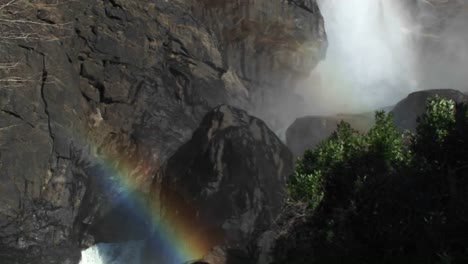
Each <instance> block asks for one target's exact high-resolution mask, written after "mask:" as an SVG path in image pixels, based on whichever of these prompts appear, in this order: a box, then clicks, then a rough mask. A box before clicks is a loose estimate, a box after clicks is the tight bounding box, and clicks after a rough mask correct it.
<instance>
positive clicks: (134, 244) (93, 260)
mask: <svg viewBox="0 0 468 264" xmlns="http://www.w3.org/2000/svg"><path fill="white" fill-rule="evenodd" d="M143 247H144V241H130V242H125V243H116V244H97V245H95V246H93V247H90V248H88V249H86V250H84V251H82V252H81V261H80V264H128V263H135V264H137V263H141V261H142V259H141V254H142V249H143Z"/></svg>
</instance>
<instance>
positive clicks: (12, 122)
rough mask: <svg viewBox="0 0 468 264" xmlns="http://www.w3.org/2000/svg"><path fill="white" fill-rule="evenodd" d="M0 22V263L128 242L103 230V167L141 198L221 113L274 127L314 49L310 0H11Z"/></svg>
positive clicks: (322, 44)
mask: <svg viewBox="0 0 468 264" xmlns="http://www.w3.org/2000/svg"><path fill="white" fill-rule="evenodd" d="M2 3H3V2H2ZM0 19H1V20H0V22H1V23H0V29H1V32H2V33H1V34H0V38H1V42H0V47H1V48H0V182H1V184H0V259H1V260H2V263H30V262H31V260H34V262H35V263H77V261H78V260H79V257H80V256H79V252H80V249H81V248H83V247H87V246H90V245H93V244H94V243H98V242H114V241H126V240H129V239H137V238H141V237H140V236H141V235H142V233H144V232H142V231H141V230H140V229H139V228H135V229H132V228H133V227H136V226H138V224H135V223H133V224H132V223H129V222H125V221H123V222H122V223H120V222H118V221H115V219H117V218H118V217H116V215H119V213H121V212H118V211H119V210H116V208H117V209H118V208H119V206H120V205H119V199H116V197H121V195H122V193H121V192H122V190H119V189H116V188H108V186H107V185H105V184H102V181H100V180H99V179H100V177H102V176H103V175H106V173H105V171H106V168H107V169H108V168H112V169H113V170H114V171H120V172H122V174H123V175H121V176H122V177H125V178H129V179H132V181H133V182H134V184H133V185H132V188H133V189H132V190H126V193H133V192H134V193H138V194H141V195H145V194H147V193H148V192H149V188H148V187H149V186H150V184H149V183H151V182H152V181H153V175H155V172H156V171H157V170H158V168H159V166H160V164H163V163H165V162H167V160H168V159H169V157H170V156H171V155H172V154H174V153H175V152H176V150H177V149H178V148H179V147H180V146H182V145H183V144H184V143H185V142H187V141H188V140H189V139H190V137H191V135H192V133H193V131H194V130H195V129H196V128H197V127H198V125H199V123H200V121H201V120H202V118H203V116H205V114H206V113H207V112H208V111H210V110H211V109H212V108H214V107H216V106H218V105H220V104H229V105H234V106H236V107H240V108H243V109H246V110H249V111H250V112H252V113H254V114H255V115H257V116H259V117H261V118H262V119H264V120H265V122H266V123H267V124H268V125H269V126H270V127H273V128H274V129H277V128H278V127H280V126H281V125H282V122H284V121H282V120H281V118H282V117H281V115H279V112H281V109H280V108H276V107H272V106H275V105H277V103H278V100H279V99H280V98H286V97H288V96H289V97H291V96H292V95H290V93H291V92H292V89H291V88H292V87H293V86H294V81H295V79H296V78H300V77H303V76H304V75H305V74H307V73H308V72H309V71H310V70H311V69H312V68H313V67H314V66H315V65H316V64H317V63H318V62H319V61H320V60H321V59H322V58H323V56H324V53H325V49H326V36H325V33H324V29H323V19H322V17H321V15H320V12H319V10H318V8H317V5H316V3H315V1H313V0H295V1H280V0H275V1H271V0H246V1H212V0H188V1H179V0H174V1H164V0H151V1H150V0H142V1H129V0H102V1H94V0H93V1H92V0H80V1H65V0H64V1H48V0H16V1H11V2H10V1H8V2H7V4H5V5H2V6H1V8H0ZM123 167H125V170H124V168H123ZM114 176H115V175H114ZM109 177H112V175H110V176H109ZM116 211H117V214H116ZM104 227H105V228H104ZM123 227H125V229H129V232H128V234H125V233H122V232H118V231H119V230H122V229H124V228H123ZM25 252H27V254H25Z"/></svg>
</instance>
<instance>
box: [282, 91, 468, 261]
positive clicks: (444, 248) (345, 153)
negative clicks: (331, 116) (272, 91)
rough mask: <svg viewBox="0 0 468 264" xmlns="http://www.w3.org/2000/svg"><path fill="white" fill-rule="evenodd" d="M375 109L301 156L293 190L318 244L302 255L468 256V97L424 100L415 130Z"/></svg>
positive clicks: (394, 258)
mask: <svg viewBox="0 0 468 264" xmlns="http://www.w3.org/2000/svg"><path fill="white" fill-rule="evenodd" d="M375 119H376V123H375V125H374V126H373V127H372V128H371V129H370V130H369V132H368V133H366V134H360V133H358V132H357V131H355V130H353V129H352V128H351V126H350V125H349V124H346V123H341V124H339V126H338V128H337V130H336V132H335V133H333V135H331V136H330V137H329V138H328V139H327V140H325V141H324V142H322V143H321V144H319V146H318V147H317V148H316V149H315V150H312V151H311V150H309V151H307V152H306V153H305V154H304V156H303V157H302V158H301V159H299V160H298V162H297V164H296V171H295V173H294V175H292V177H291V178H290V181H289V183H288V193H289V198H290V199H291V200H292V201H297V202H305V203H308V204H309V208H310V213H311V216H312V218H311V220H310V222H309V223H308V224H307V228H308V229H310V228H311V229H312V231H307V232H308V233H313V234H314V236H313V239H312V241H309V242H308V243H310V246H309V247H308V248H307V249H304V253H303V254H304V255H310V254H309V251H311V250H312V251H313V252H315V253H314V255H313V257H311V258H310V259H307V261H305V262H297V263H344V262H343V260H346V261H345V263H468V177H467V176H468V106H467V105H466V104H459V105H456V104H455V103H454V102H453V101H450V100H445V99H441V98H439V97H436V98H434V99H432V100H430V101H428V104H427V110H426V113H425V114H424V115H423V116H422V117H421V118H420V119H418V126H417V129H416V133H414V134H413V133H404V134H401V133H399V132H398V131H397V130H396V129H395V127H394V125H393V121H392V115H391V114H389V115H386V114H385V113H383V112H377V113H376V115H375ZM296 254H299V255H300V254H301V253H298V252H296ZM318 260H320V261H318ZM301 261H304V259H302V260H301ZM287 263H296V262H294V261H293V260H292V259H289V261H288V262H287Z"/></svg>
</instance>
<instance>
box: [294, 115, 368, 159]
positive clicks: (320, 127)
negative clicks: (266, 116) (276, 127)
mask: <svg viewBox="0 0 468 264" xmlns="http://www.w3.org/2000/svg"><path fill="white" fill-rule="evenodd" d="M341 121H344V122H347V123H349V124H351V126H352V127H353V128H354V129H357V130H358V131H361V132H367V130H369V129H370V128H371V126H372V125H373V123H374V116H373V114H371V113H370V114H361V115H337V116H307V117H302V118H298V119H296V121H294V123H293V124H292V125H291V126H289V128H288V130H287V131H286V144H287V145H288V147H289V149H290V150H291V151H292V153H293V154H294V156H295V157H299V156H302V155H303V154H304V151H306V150H308V149H311V150H312V149H314V148H315V147H316V146H317V145H318V144H319V143H320V142H322V141H323V140H325V139H327V138H328V137H329V136H330V135H331V134H332V133H333V132H334V131H335V130H336V128H337V125H338V124H339V123H340V122H341Z"/></svg>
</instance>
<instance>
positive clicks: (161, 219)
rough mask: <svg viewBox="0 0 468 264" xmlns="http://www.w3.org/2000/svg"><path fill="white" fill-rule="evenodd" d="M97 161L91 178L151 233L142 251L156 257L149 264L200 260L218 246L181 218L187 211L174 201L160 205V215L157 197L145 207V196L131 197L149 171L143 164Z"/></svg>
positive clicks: (101, 158)
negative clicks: (116, 197)
mask: <svg viewBox="0 0 468 264" xmlns="http://www.w3.org/2000/svg"><path fill="white" fill-rule="evenodd" d="M97 161H98V164H99V172H98V173H96V174H98V175H92V177H97V178H98V179H97V180H98V181H99V182H100V183H101V184H104V185H105V186H106V188H107V187H108V188H113V189H114V190H116V191H117V192H118V193H119V194H120V196H121V197H123V199H124V200H125V201H123V202H124V203H126V206H127V205H128V207H130V208H131V211H132V212H133V213H134V214H135V216H136V217H139V218H141V219H144V220H145V222H147V223H149V225H150V226H151V230H148V233H151V238H150V239H149V241H148V243H147V244H146V247H149V248H147V251H151V255H152V256H156V257H155V258H156V259H154V260H153V259H152V260H151V261H152V263H164V264H182V263H187V262H189V261H196V260H200V259H201V258H202V257H204V256H205V255H206V254H207V253H208V252H209V251H210V250H211V249H212V247H213V246H214V245H216V244H217V243H218V242H220V240H219V239H218V240H216V242H214V241H215V238H214V236H211V235H210V234H208V233H207V232H206V230H207V229H204V228H203V227H200V226H194V224H193V223H194V221H193V220H192V219H189V218H187V217H184V216H187V215H189V214H187V213H184V211H186V210H187V208H184V206H183V205H182V203H181V202H179V201H177V200H175V199H174V200H173V201H164V208H165V209H164V211H163V210H162V209H161V206H160V204H159V201H155V200H154V199H157V197H156V198H155V197H153V198H152V201H151V202H150V203H149V202H148V200H149V199H148V197H147V196H145V197H143V196H140V195H134V193H135V191H136V190H139V189H140V187H141V183H139V182H138V180H137V179H138V178H139V176H142V175H143V176H144V174H146V173H148V172H150V171H151V170H150V168H149V167H150V166H148V165H142V164H145V163H144V162H141V161H138V164H136V162H132V161H125V160H124V159H121V157H112V155H105V154H104V155H103V154H100V155H98V160H97ZM145 166H146V168H145ZM154 196H159V195H157V194H156V195H154ZM218 238H219V236H218Z"/></svg>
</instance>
